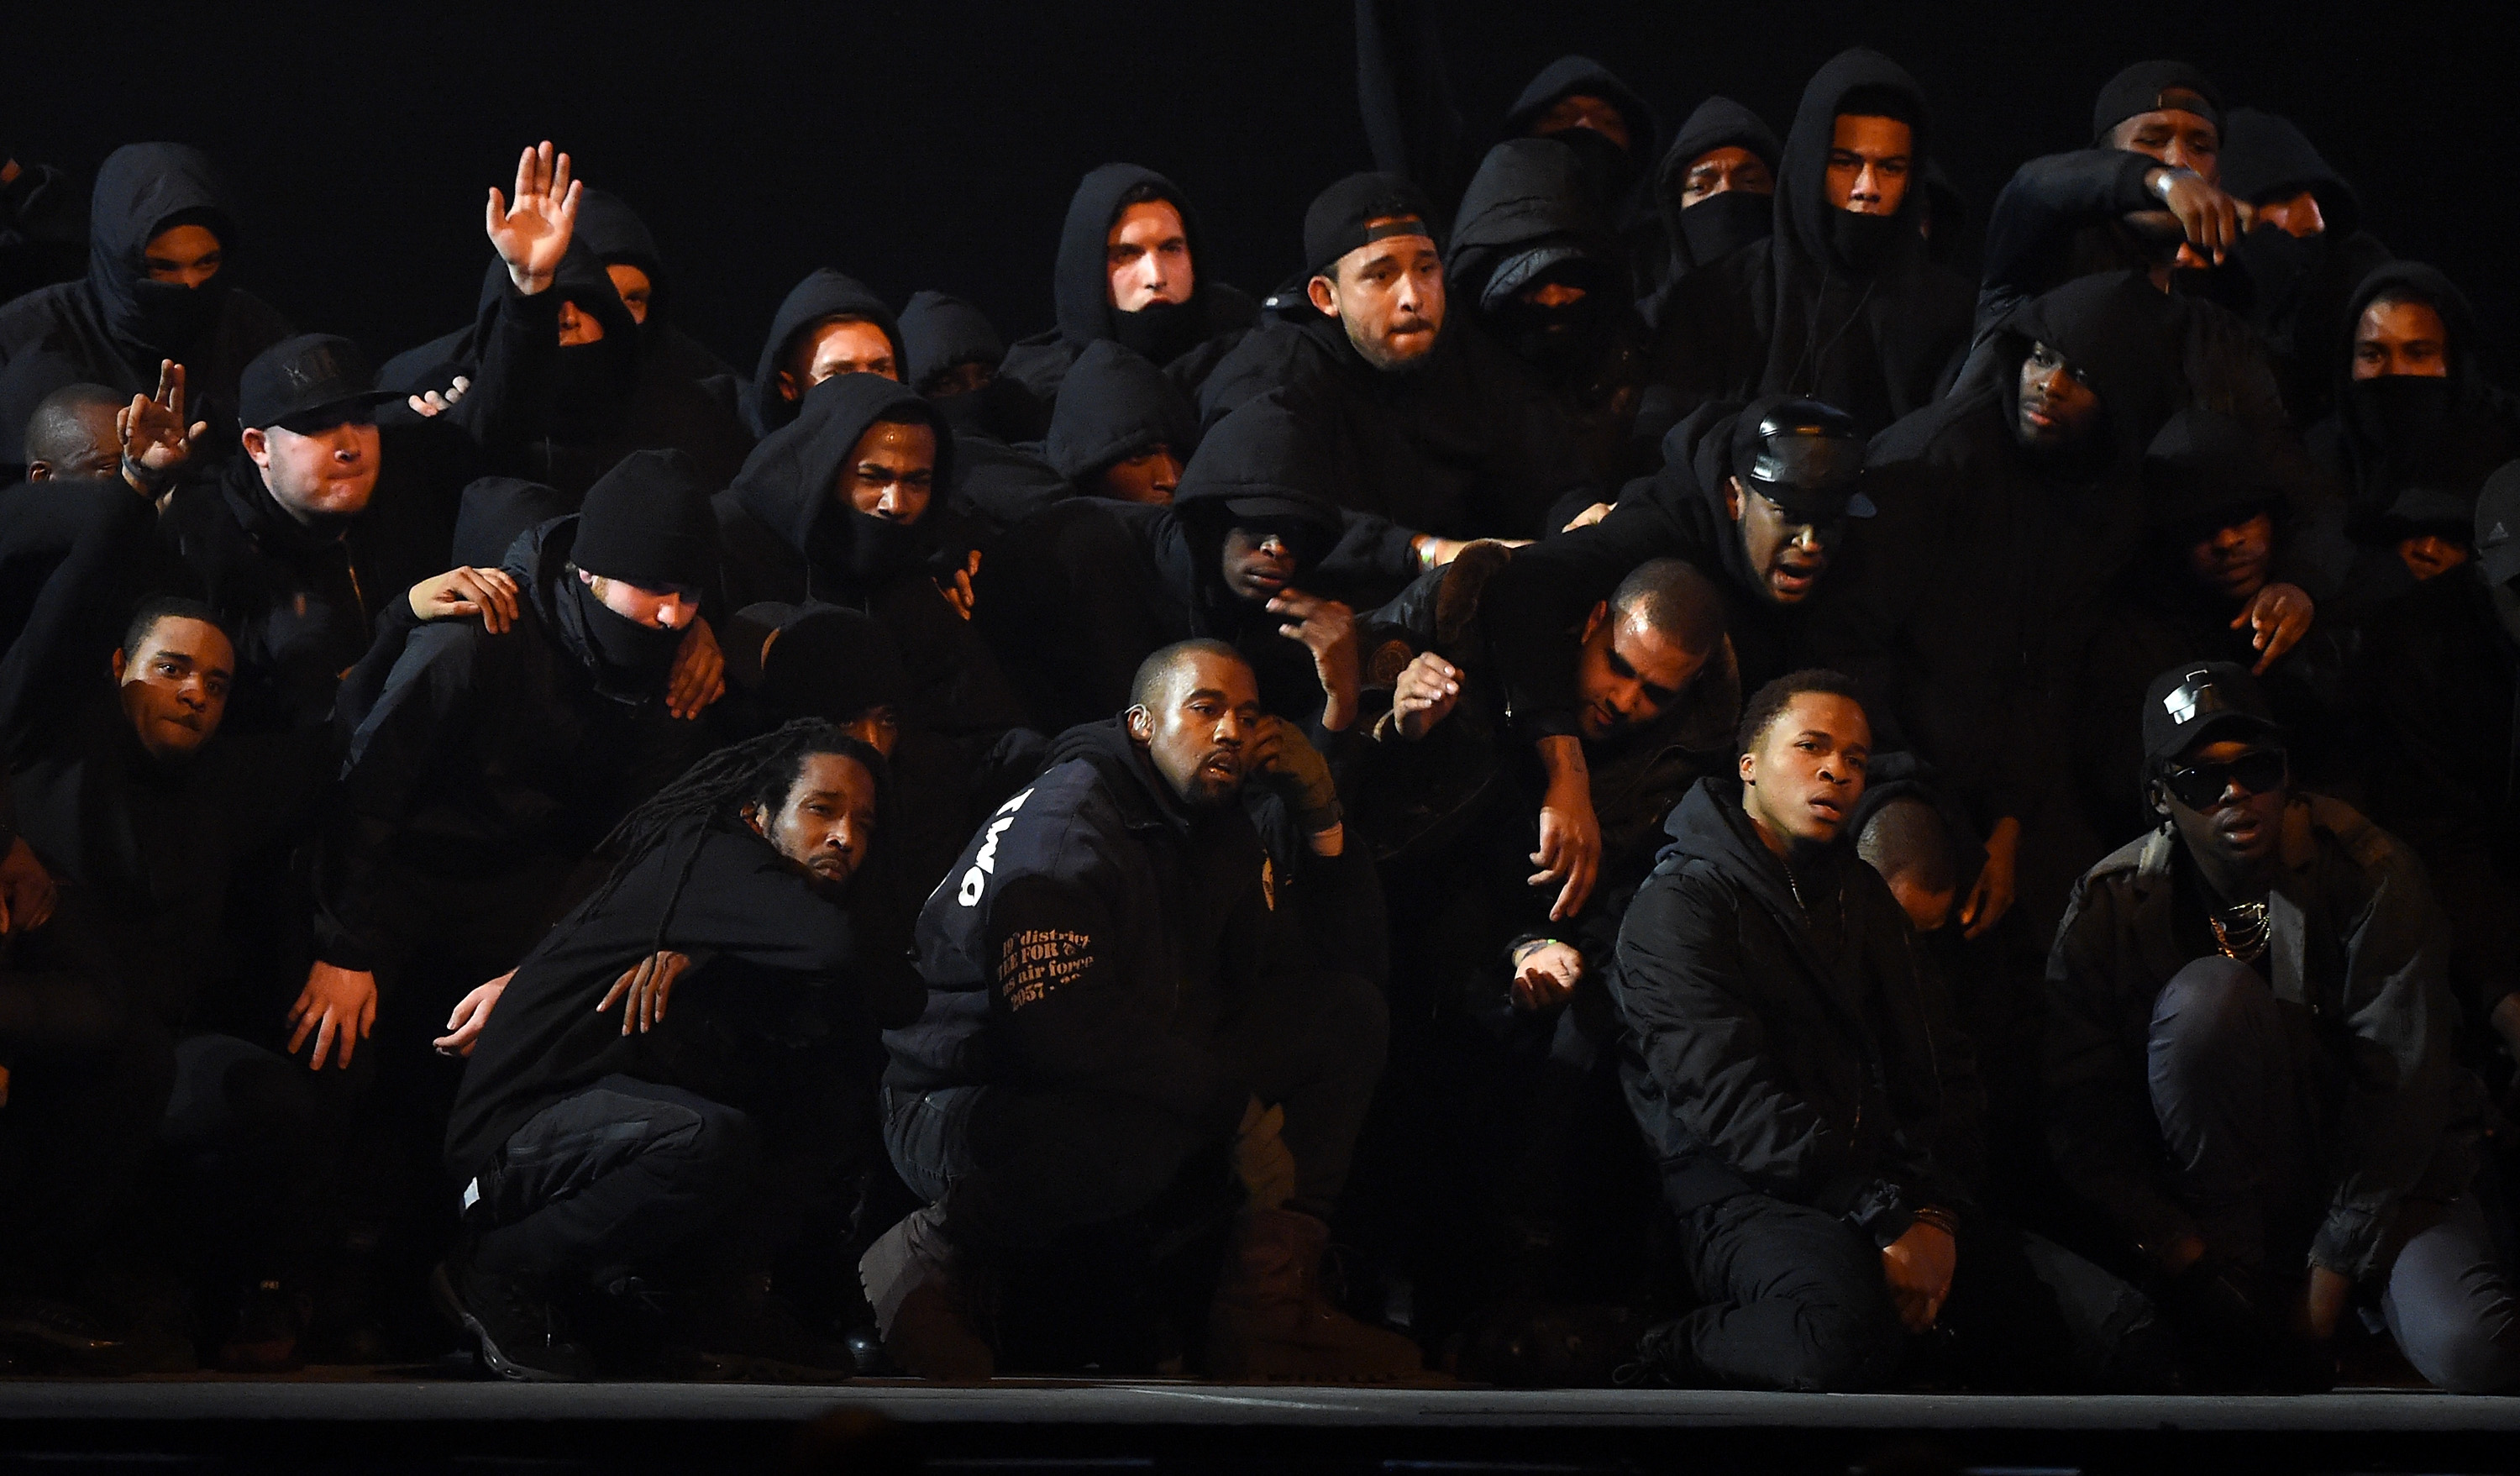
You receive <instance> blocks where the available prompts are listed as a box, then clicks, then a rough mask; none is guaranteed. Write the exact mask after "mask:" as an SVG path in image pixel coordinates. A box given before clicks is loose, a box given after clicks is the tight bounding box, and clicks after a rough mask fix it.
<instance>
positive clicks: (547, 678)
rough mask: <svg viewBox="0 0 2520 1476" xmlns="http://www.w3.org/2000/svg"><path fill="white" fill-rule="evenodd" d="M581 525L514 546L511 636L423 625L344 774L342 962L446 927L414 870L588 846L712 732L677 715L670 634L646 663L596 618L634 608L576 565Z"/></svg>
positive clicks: (507, 865)
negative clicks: (619, 659) (611, 641)
mask: <svg viewBox="0 0 2520 1476" xmlns="http://www.w3.org/2000/svg"><path fill="white" fill-rule="evenodd" d="M577 527H578V520H577V518H576V517H575V516H574V515H571V516H568V517H562V518H557V519H554V520H553V521H551V522H548V523H545V524H543V525H542V526H540V527H538V528H535V529H533V530H532V531H530V532H528V533H526V534H525V535H524V536H522V537H520V538H518V539H517V543H516V547H515V548H513V549H511V550H510V551H509V554H508V559H507V562H506V564H505V568H506V570H507V572H508V573H509V575H510V576H511V577H513V578H514V579H515V580H516V581H517V589H518V592H519V598H518V600H517V622H516V624H515V625H513V626H511V627H509V629H508V630H506V631H505V632H503V633H501V634H499V635H496V636H493V635H491V634H489V633H488V631H486V630H485V629H483V627H482V625H481V622H480V621H479V620H478V619H467V620H432V621H429V622H428V623H427V624H424V625H422V626H420V627H419V628H418V629H416V630H413V631H411V632H410V634H409V636H408V639H407V640H406V641H405V644H404V645H403V648H402V651H401V654H400V656H399V658H398V659H397V660H396V661H395V662H394V665H393V669H392V671H391V673H390V675H388V676H387V677H386V678H385V680H384V682H383V684H382V693H381V694H380V695H379V696H378V698H377V700H376V703H375V705H374V706H373V707H371V708H370V709H369V710H368V711H367V713H366V714H365V716H364V717H363V718H362V720H361V721H360V722H359V725H358V728H357V731H356V732H355V733H353V734H352V735H351V738H350V751H349V759H348V762H347V763H346V764H345V765H344V766H343V768H342V771H341V790H340V808H341V811H342V828H341V830H340V831H339V832H338V833H337V834H336V835H334V836H333V837H331V839H330V841H329V842H328V847H327V852H328V854H327V858H326V863H325V866H324V869H323V870H324V876H323V882H322V887H321V890H322V892H323V916H322V917H319V918H318V920H317V927H316V931H317V946H318V952H319V957H321V958H322V959H323V960H324V961H325V962H329V963H334V964H337V965H338V966H340V967H343V968H360V969H367V968H374V967H376V966H378V965H379V964H380V963H385V962H391V961H393V960H394V959H396V958H397V957H398V956H399V955H401V954H402V953H403V952H404V951H405V950H407V949H409V948H410V947H412V946H413V945H414V944H415V943H416V942H418V941H419V940H420V939H421V938H422V937H423V936H425V935H426V933H427V930H428V929H429V928H430V927H431V926H433V925H435V924H436V921H437V919H435V918H432V917H427V916H425V915H422V914H421V912H420V910H419V904H418V902H417V901H416V900H415V899H414V898H413V896H412V895H411V893H410V889H409V888H408V887H406V886H404V885H402V884H400V883H399V881H398V878H399V877H400V876H401V875H403V874H404V873H407V872H408V873H417V874H419V875H424V876H426V875H463V876H471V877H475V878H478V877H481V876H485V875H500V874H507V873H510V872H515V873H518V874H525V873H528V872H532V871H534V869H536V868H537V867H548V866H550V865H552V864H553V863H555V862H557V863H560V864H562V866H564V865H565V864H567V863H568V862H571V861H574V860H576V859H577V858H580V857H583V856H585V855H586V854H588V853H589V852H591V851H592V850H594V848H595V846H596V844H597V843H598V842H599V841H601V840H602V839H603V838H604V836H605V835H606V834H607V832H608V831H610V830H611V828H612V827H613V826H614V825H615V824H616V823H618V822H619V820H620V819H621V817H622V816H623V815H625V814H627V813H628V812H629V810H630V808H631V807H632V806H634V805H636V804H637V803H638V802H639V801H641V800H643V799H645V798H647V797H648V796H649V795H651V794H652V793H654V792H655V791H656V790H657V789H659V788H661V787H663V785H664V784H665V783H667V782H669V781H670V780H672V778H673V777H674V776H675V775H676V774H679V773H681V772H682V770H683V768H684V767H685V766H686V765H687V764H688V763H689V762H690V760H691V759H692V757H693V756H694V754H695V752H696V750H697V746H698V745H699V743H700V742H701V740H702V739H703V738H704V736H705V730H704V729H702V728H701V726H700V725H699V724H697V723H691V722H683V721H679V720H677V719H675V718H673V717H672V716H670V715H669V714H668V713H667V712H666V711H665V703H664V693H665V673H666V670H667V667H668V665H669V663H670V661H671V656H672V648H671V645H670V644H668V643H665V642H661V641H660V642H657V643H655V645H654V648H653V651H652V653H653V655H654V656H655V658H656V659H655V660H654V661H653V662H652V663H651V664H650V665H648V666H647V667H646V668H644V669H641V670H626V669H623V668H621V667H618V666H617V665H615V664H614V663H613V662H611V661H610V660H608V659H607V655H606V651H605V645H606V643H605V640H604V638H603V634H602V632H601V631H599V630H598V629H597V628H596V627H597V626H598V625H599V624H600V623H601V622H602V621H604V620H605V619H607V617H608V618H609V619H611V620H616V621H618V620H620V619H621V617H620V616H618V615H614V614H612V612H611V611H609V610H607V609H605V608H603V607H602V606H601V605H600V604H597V603H596V602H595V601H594V599H593V596H592V594H591V592H589V591H588V590H587V588H586V586H585V584H584V582H583V581H581V580H580V579H579V578H578V577H577V573H576V571H575V570H574V569H573V568H571V567H570V566H569V553H570V550H571V549H572V548H573V547H574V545H575V543H576V540H577ZM622 623H623V624H624V625H626V624H628V622H627V621H622Z"/></svg>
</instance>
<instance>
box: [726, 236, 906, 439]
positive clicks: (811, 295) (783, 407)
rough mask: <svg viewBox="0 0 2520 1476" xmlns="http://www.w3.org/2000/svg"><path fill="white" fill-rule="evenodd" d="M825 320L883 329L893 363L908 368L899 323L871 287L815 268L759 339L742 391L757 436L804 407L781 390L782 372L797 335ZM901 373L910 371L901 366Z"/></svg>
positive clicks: (792, 291) (789, 295)
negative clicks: (756, 357) (854, 320)
mask: <svg viewBox="0 0 2520 1476" xmlns="http://www.w3.org/2000/svg"><path fill="white" fill-rule="evenodd" d="M826 318H863V319H865V320H866V321H867V322H870V323H873V324H875V325H876V326H877V327H878V328H880V329H882V330H883V335H884V337H886V338H887V339H889V340H891V343H892V360H893V363H894V365H896V366H907V365H908V364H909V362H910V354H909V352H908V351H907V350H906V349H905V348H904V347H903V345H902V338H901V325H900V323H899V321H898V320H896V319H895V318H894V317H893V315H892V309H891V308H889V307H886V306H884V303H883V299H882V298H880V297H878V296H877V295H876V294H875V291H874V290H873V289H871V288H869V287H868V286H867V285H866V284H865V283H863V282H860V281H858V280H857V279H856V278H855V277H851V276H848V275H846V274H844V273H841V272H835V271H833V270H832V269H831V268H830V267H821V268H817V269H816V270H814V271H812V272H808V273H807V274H806V275H805V280H804V281H802V282H799V283H797V284H796V285H795V286H794V287H793V288H791V289H789V290H788V292H787V297H786V298H784V299H782V300H781V302H780V304H779V311H778V312H777V313H775V314H773V315H772V316H771V319H770V333H769V335H767V336H766V337H764V338H763V339H762V340H761V358H760V360H759V361H758V362H757V363H755V364H754V365H753V369H752V383H751V384H750V385H749V386H748V387H747V388H746V389H745V390H744V397H743V413H744V418H745V420H746V421H747V422H749V423H750V425H751V426H752V433H753V434H754V435H756V436H766V435H769V434H770V433H771V432H772V431H775V430H777V429H778V428H779V427H780V426H782V425H787V423H788V422H790V421H792V420H794V419H795V418H796V413H797V410H798V408H799V406H800V404H801V403H802V402H801V401H799V400H791V399H789V398H787V396H786V395H783V394H781V393H780V392H779V371H780V370H782V369H783V368H786V367H787V354H788V351H789V350H790V349H791V348H793V347H794V346H795V340H796V335H799V334H801V333H803V332H804V331H805V330H806V329H808V328H811V327H813V326H814V325H815V324H817V323H820V322H822V321H823V320H824V319H826ZM902 372H903V373H905V374H906V373H908V372H909V371H908V370H907V368H903V371H902Z"/></svg>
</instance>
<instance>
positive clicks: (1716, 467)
mask: <svg viewBox="0 0 2520 1476" xmlns="http://www.w3.org/2000/svg"><path fill="white" fill-rule="evenodd" d="M1741 411H1742V405H1741V403H1740V402H1739V401H1734V400H1710V401H1708V402H1707V403H1705V404H1703V405H1700V406H1698V407H1697V409H1695V410H1693V411H1691V412H1690V413H1689V414H1688V417H1687V418H1686V419H1684V420H1683V421H1682V422H1681V423H1680V424H1679V425H1674V426H1672V427H1671V429H1670V430H1668V431H1666V432H1664V434H1663V438H1662V454H1663V466H1664V470H1663V471H1662V473H1661V474H1660V475H1659V476H1658V477H1657V478H1656V480H1657V482H1658V483H1660V485H1659V486H1658V487H1657V489H1656V490H1657V491H1658V492H1660V493H1661V494H1662V495H1663V497H1664V503H1665V511H1666V512H1667V513H1669V514H1670V515H1671V516H1672V517H1673V519H1675V520H1676V521H1678V522H1679V523H1681V525H1682V526H1684V527H1688V528H1691V529H1693V530H1695V531H1697V532H1698V533H1699V534H1700V542H1699V545H1698V546H1699V547H1700V548H1713V549H1719V550H1721V551H1722V553H1721V555H1720V557H1721V559H1722V560H1723V564H1724V570H1723V578H1724V582H1725V583H1726V584H1728V585H1731V586H1732V587H1733V592H1734V593H1735V594H1737V595H1741V596H1745V597H1748V598H1749V600H1750V602H1751V607H1752V608H1755V609H1770V608H1774V607H1775V606H1772V605H1770V604H1769V603H1768V601H1767V597H1766V595H1765V594H1764V593H1763V592H1762V591H1761V588H1760V586H1761V583H1762V581H1761V578H1760V575H1759V572H1758V570H1756V569H1753V568H1752V567H1750V551H1749V550H1748V549H1747V548H1745V547H1743V546H1742V543H1741V529H1740V525H1739V524H1738V523H1737V522H1735V521H1734V520H1733V510H1732V509H1731V508H1729V507H1727V506H1726V505H1725V501H1724V479H1725V478H1726V477H1729V476H1731V475H1732V474H1733V422H1735V421H1736V420H1738V419H1739V418H1740V415H1741ZM1684 471H1685V472H1686V474H1687V477H1688V480H1687V482H1686V483H1685V484H1684V483H1682V482H1681V481H1680V479H1679V478H1680V475H1681V474H1682V473H1683V472H1684ZM1831 557H1832V559H1833V560H1835V561H1841V562H1842V561H1843V559H1842V558H1840V557H1839V556H1837V555H1832V556H1831Z"/></svg>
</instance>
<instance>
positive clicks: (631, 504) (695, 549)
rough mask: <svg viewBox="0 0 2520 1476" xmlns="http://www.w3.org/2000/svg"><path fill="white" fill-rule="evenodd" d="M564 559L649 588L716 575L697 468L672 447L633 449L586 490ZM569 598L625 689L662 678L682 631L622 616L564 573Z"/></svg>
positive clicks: (697, 584) (702, 581)
mask: <svg viewBox="0 0 2520 1476" xmlns="http://www.w3.org/2000/svg"><path fill="white" fill-rule="evenodd" d="M569 561H570V562H572V563H574V564H576V565H577V566H578V568H580V569H582V570H584V571H585V572H586V573H589V574H592V575H595V576H597V577H598V578H603V579H613V580H619V581H621V582H622V583H624V584H631V585H636V586H638V587H639V588H641V589H644V590H650V591H665V590H672V589H684V590H697V589H701V588H704V587H705V586H707V585H709V584H710V583H712V582H714V581H715V579H716V576H717V522H716V520H715V518H713V517H712V516H711V515H710V513H709V500H708V489H707V488H706V487H704V486H702V485H701V484H700V475H699V470H698V469H697V468H696V467H694V466H693V465H692V459H691V458H690V457H688V456H686V455H684V454H683V453H682V452H680V451H634V452H632V453H630V454H629V455H628V456H625V457H623V458H622V459H621V460H620V461H619V462H618V463H616V464H615V465H614V466H613V468H612V470H609V471H607V472H605V473H604V475H602V476H601V477H599V478H597V479H596V482H595V485H594V486H592V487H589V488H587V489H586V502H585V505H584V507H583V509H582V510H581V511H580V513H579V514H578V524H577V537H576V540H575V542H574V543H573V544H572V545H571V546H570V550H569ZM567 593H568V599H569V604H571V605H572V606H573V607H574V608H575V610H576V612H577V616H578V619H579V620H580V621H581V622H582V624H581V625H580V629H581V631H582V632H583V633H584V635H585V637H586V640H587V642H588V644H589V646H591V647H592V648H593V649H594V652H595V655H596V657H597V660H598V662H599V664H600V665H601V666H602V667H604V668H605V675H607V676H609V677H611V678H613V679H615V680H616V682H617V683H618V684H619V685H621V686H623V687H627V688H639V687H641V685H642V684H645V683H648V682H650V681H652V679H655V678H660V677H662V676H663V675H664V674H665V672H666V671H667V670H668V669H669V668H671V667H672V665H673V664H674V652H675V651H676V650H677V649H680V648H681V646H682V642H683V636H684V632H682V631H679V630H667V629H664V628H663V627H661V626H655V625H648V624H644V623H642V622H640V621H637V620H633V619H630V618H629V617H628V616H626V615H622V614H620V613H618V612H616V611H615V610H613V609H612V608H611V607H610V606H608V605H607V604H605V603H604V602H603V601H601V600H599V599H597V598H596V596H595V591H594V590H593V588H591V587H590V586H589V585H588V584H587V583H586V581H585V580H583V579H578V578H576V577H574V576H570V578H569V584H568V591H567Z"/></svg>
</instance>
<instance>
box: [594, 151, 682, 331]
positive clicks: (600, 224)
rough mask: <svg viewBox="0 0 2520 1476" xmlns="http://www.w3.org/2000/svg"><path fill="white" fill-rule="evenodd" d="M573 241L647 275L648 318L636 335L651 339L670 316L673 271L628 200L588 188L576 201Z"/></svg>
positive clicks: (608, 260) (602, 259) (610, 261)
mask: <svg viewBox="0 0 2520 1476" xmlns="http://www.w3.org/2000/svg"><path fill="white" fill-rule="evenodd" d="M574 242H575V243H583V244H584V245H585V246H586V248H587V250H588V251H590V252H592V253H594V256H595V259H596V260H597V261H599V262H602V263H603V264H604V265H606V266H614V265H626V266H635V267H637V268H638V269H639V270H640V271H642V272H645V273H647V274H648V321H647V322H645V323H642V324H640V325H639V332H640V336H642V337H648V338H653V337H655V336H657V335H660V334H662V333H663V332H664V330H665V325H666V323H668V322H669V321H671V319H672V317H673V311H674V280H673V274H672V273H671V272H669V271H667V270H666V269H665V254H664V252H662V251H660V250H658V249H656V238H655V237H654V236H653V235H652V234H650V232H649V230H648V223H647V222H646V221H644V220H641V219H640V218H639V215H638V212H637V211H635V210H633V209H631V208H630V202H629V201H625V200H623V199H622V198H621V197H620V196H618V195H614V194H612V193H611V192H609V191H607V190H597V189H593V188H589V189H588V190H587V192H586V193H585V194H584V195H582V196H580V197H579V199H578V201H577V235H576V237H575V238H574Z"/></svg>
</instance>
